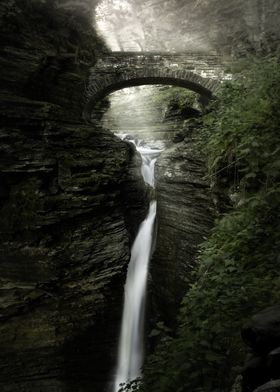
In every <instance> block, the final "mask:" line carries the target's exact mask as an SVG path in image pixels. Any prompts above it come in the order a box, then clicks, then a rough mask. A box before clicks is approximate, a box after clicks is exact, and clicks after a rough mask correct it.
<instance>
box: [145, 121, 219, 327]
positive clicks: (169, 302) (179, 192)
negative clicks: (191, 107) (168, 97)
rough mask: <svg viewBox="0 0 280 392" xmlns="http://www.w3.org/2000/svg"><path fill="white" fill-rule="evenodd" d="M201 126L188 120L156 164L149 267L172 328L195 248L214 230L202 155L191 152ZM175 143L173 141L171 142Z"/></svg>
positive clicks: (160, 305) (158, 303) (158, 302)
mask: <svg viewBox="0 0 280 392" xmlns="http://www.w3.org/2000/svg"><path fill="white" fill-rule="evenodd" d="M198 132H199V121H198V120H194V119H193V120H188V121H186V122H185V124H184V127H183V129H182V130H181V132H180V133H179V135H178V137H177V140H178V142H176V143H173V145H171V146H170V147H169V148H167V149H166V150H165V151H164V152H163V153H162V154H161V156H160V157H159V159H158V161H157V163H156V172H155V176H156V190H157V199H158V214H157V223H158V227H159V230H158V236H157V245H156V249H155V253H154V255H153V259H152V263H151V274H152V295H153V297H154V301H155V305H156V309H157V310H158V311H159V312H160V314H161V316H162V317H163V318H164V320H165V322H166V323H167V324H168V325H171V326H172V325H174V323H176V318H177V315H178V308H179V305H180V302H181V300H182V297H183V295H184V294H185V292H186V290H187V288H188V287H189V285H190V283H192V280H191V279H192V277H191V273H192V270H193V268H194V266H195V259H196V257H197V251H198V245H199V244H200V243H202V241H203V240H204V238H205V237H206V236H207V235H208V233H209V230H210V228H211V227H212V226H213V219H214V215H215V212H214V205H213V201H212V196H211V193H210V188H209V182H208V181H207V179H206V178H205V176H206V167H205V159H204V158H203V153H202V152H199V151H198V150H197V148H195V141H196V136H197V133H198ZM175 141H176V137H175Z"/></svg>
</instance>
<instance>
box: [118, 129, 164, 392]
mask: <svg viewBox="0 0 280 392" xmlns="http://www.w3.org/2000/svg"><path fill="white" fill-rule="evenodd" d="M122 138H124V136H122ZM131 141H132V142H133V143H134V144H135V145H136V144H137V143H136V142H135V140H131ZM136 148H137V150H138V151H139V152H140V154H141V156H142V175H143V177H144V180H145V182H146V183H148V184H149V185H151V186H154V167H155V162H156V159H157V157H158V155H159V154H160V152H161V150H159V149H151V148H146V147H139V146H138V147H137V146H136ZM155 217H156V201H151V202H150V207H149V212H148V215H147V217H146V219H145V220H144V221H143V222H142V223H141V225H140V227H139V231H138V234H137V236H136V239H135V241H134V244H133V246H132V249H131V259H130V263H129V266H128V272H127V278H126V284H125V299H124V307H123V316H122V324H121V335H120V341H119V352H118V363H117V372H116V378H115V382H114V389H113V392H117V391H118V390H119V386H120V384H121V383H126V382H129V381H132V380H135V379H136V378H138V377H139V376H140V375H141V366H142V362H143V346H144V307H145V297H146V286H147V278H148V265H149V261H150V257H151V249H152V242H153V228H154V222H155Z"/></svg>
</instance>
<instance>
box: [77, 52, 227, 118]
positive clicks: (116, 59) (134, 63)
mask: <svg viewBox="0 0 280 392" xmlns="http://www.w3.org/2000/svg"><path fill="white" fill-rule="evenodd" d="M223 78H224V71H223V67H222V66H221V62H220V59H219V58H218V57H217V55H205V54H193V53H192V54H190V53H180V54H170V53H167V54H166V53H164V54H163V53H161V54H157V53H146V54H145V53H141V52H138V53H133V52H131V53H130V52H125V53H123V52H111V53H110V54H109V55H107V57H105V58H103V59H100V61H99V62H98V63H97V65H96V66H95V67H93V68H92V69H91V73H90V78H89V82H88V86H87V89H86V104H85V108H84V118H85V120H86V121H90V118H91V112H92V111H93V109H94V106H95V104H96V103H97V102H98V101H100V100H101V99H102V98H104V97H105V96H107V95H108V94H110V93H112V92H115V91H117V90H121V89H123V88H127V87H135V86H141V85H171V86H178V87H183V88H186V89H189V90H191V91H194V92H196V93H198V94H200V95H201V96H202V97H203V98H204V99H206V100H209V99H211V97H212V96H213V95H215V93H216V92H217V90H218V88H219V86H220V82H221V80H222V79H223Z"/></svg>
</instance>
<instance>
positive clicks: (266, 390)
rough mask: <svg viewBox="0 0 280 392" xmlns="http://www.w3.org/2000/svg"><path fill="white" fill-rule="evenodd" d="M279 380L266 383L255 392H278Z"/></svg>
mask: <svg viewBox="0 0 280 392" xmlns="http://www.w3.org/2000/svg"><path fill="white" fill-rule="evenodd" d="M279 391H280V380H274V381H269V382H268V383H266V384H264V385H262V386H261V387H259V388H257V389H256V390H255V392H279Z"/></svg>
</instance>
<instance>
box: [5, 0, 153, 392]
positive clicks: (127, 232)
mask: <svg viewBox="0 0 280 392" xmlns="http://www.w3.org/2000/svg"><path fill="white" fill-rule="evenodd" d="M59 5H60V4H59V2H43V1H10V2H6V3H5V4H4V3H3V4H2V3H1V6H0V15H1V20H2V22H3V24H2V25H3V26H4V28H3V30H2V42H4V43H5V46H4V47H2V48H1V53H0V54H1V57H0V64H1V76H0V78H1V86H2V90H1V100H2V102H3V105H2V110H1V123H2V128H1V131H0V181H1V188H0V217H1V218H0V237H1V246H0V271H1V274H0V275H1V278H0V293H1V300H0V348H1V354H0V388H1V391H3V392H23V391H25V392H31V391H32V392H34V391H41V392H42V391H44V392H45V391H48V392H50V391H54V392H62V391H63V392H64V391H67V392H68V391H70V392H71V391H73V392H74V391H75V392H76V391H77V390H79V391H92V390H98V391H102V390H103V388H104V385H105V381H106V382H107V381H108V379H109V376H108V374H109V372H110V371H111V370H112V367H113V365H114V363H115V355H116V350H114V349H115V348H116V347H115V346H116V339H117V337H118V333H119V331H118V325H119V321H120V320H119V319H120V317H121V314H120V313H121V312H120V309H121V303H122V293H123V283H124V278H125V271H126V266H127V263H128V261H129V246H130V244H131V241H132V240H133V236H134V235H135V231H136V228H137V226H138V224H139V222H140V221H141V220H142V219H143V217H144V216H145V214H146V211H147V207H148V200H147V196H146V189H145V186H144V183H143V181H142V178H141V174H140V162H139V157H138V156H137V155H135V153H134V150H133V149H132V147H131V146H130V145H128V144H126V143H124V142H121V141H120V140H119V139H117V138H116V137H114V136H113V135H112V134H111V133H110V132H109V131H105V130H104V129H102V128H101V127H97V126H94V127H93V126H90V125H86V124H84V123H83V122H82V120H81V112H82V108H83V92H84V86H85V79H86V77H87V75H88V66H89V64H90V65H92V64H93V63H94V61H95V59H96V58H97V57H98V52H99V50H100V49H103V44H102V42H101V41H100V40H99V39H98V38H97V36H96V34H95V32H94V30H93V29H92V27H91V23H90V22H89V20H88V19H87V17H86V16H85V13H84V12H83V11H82V10H81V8H79V7H78V8H77V9H76V11H75V9H73V6H72V7H70V8H71V9H66V8H65V7H64V6H63V7H61V8H60V7H58V6H59ZM61 5H62V2H61ZM63 5H65V2H63ZM19 31H20V34H18V32H19Z"/></svg>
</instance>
